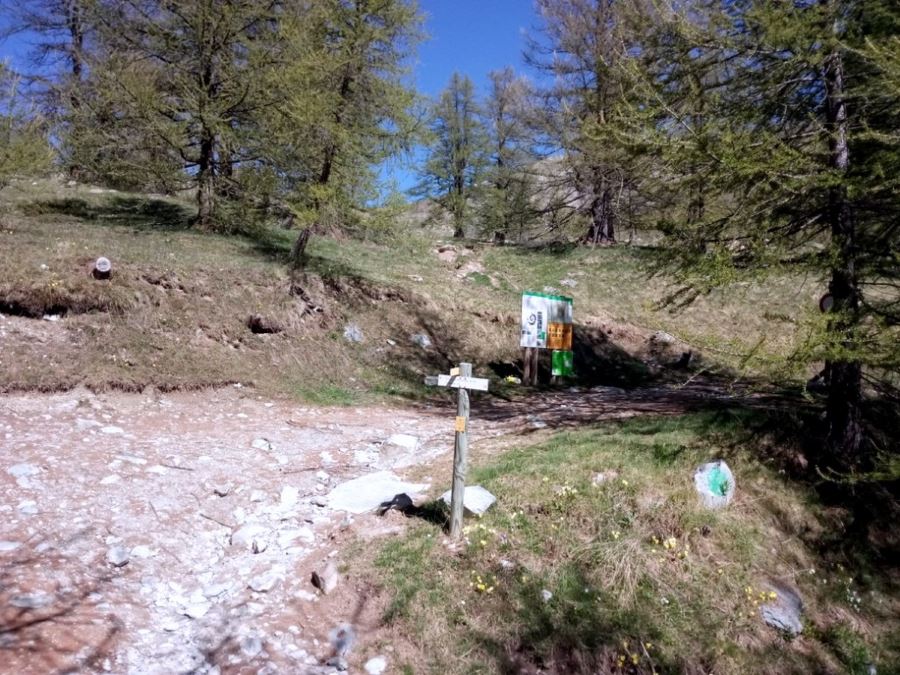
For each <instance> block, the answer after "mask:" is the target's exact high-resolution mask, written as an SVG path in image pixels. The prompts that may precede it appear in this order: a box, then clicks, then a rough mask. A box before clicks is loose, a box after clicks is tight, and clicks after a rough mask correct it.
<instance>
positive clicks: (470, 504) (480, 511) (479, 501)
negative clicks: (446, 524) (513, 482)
mask: <svg viewBox="0 0 900 675" xmlns="http://www.w3.org/2000/svg"><path fill="white" fill-rule="evenodd" d="M451 498H452V490H447V491H446V492H445V493H444V494H442V495H441V499H442V500H444V502H446V503H447V504H448V505H449V504H450V502H451ZM496 501H497V498H496V497H495V496H494V495H492V494H491V493H490V492H488V491H487V490H485V489H484V488H483V487H481V486H480V485H469V486H467V487H466V490H465V492H464V493H463V508H464V509H465V510H466V512H467V513H469V514H470V515H473V516H483V515H484V514H485V512H486V511H487V510H488V509H489V508H491V507H492V506H493V505H494V502H496Z"/></svg>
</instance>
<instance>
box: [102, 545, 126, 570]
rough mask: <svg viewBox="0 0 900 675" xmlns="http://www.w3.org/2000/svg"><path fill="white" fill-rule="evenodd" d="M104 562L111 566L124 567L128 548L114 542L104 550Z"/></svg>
mask: <svg viewBox="0 0 900 675" xmlns="http://www.w3.org/2000/svg"><path fill="white" fill-rule="evenodd" d="M106 562H108V563H109V564H110V565H112V566H113V567H124V566H125V565H127V564H128V549H127V548H125V547H124V546H121V545H119V544H116V545H115V546H111V547H110V548H109V550H108V551H107V552H106Z"/></svg>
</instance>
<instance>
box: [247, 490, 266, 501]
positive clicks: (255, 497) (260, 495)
mask: <svg viewBox="0 0 900 675" xmlns="http://www.w3.org/2000/svg"><path fill="white" fill-rule="evenodd" d="M250 501H251V502H264V501H266V493H265V492H263V491H262V490H254V491H253V492H251V493H250Z"/></svg>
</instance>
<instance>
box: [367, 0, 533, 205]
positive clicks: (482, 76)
mask: <svg viewBox="0 0 900 675" xmlns="http://www.w3.org/2000/svg"><path fill="white" fill-rule="evenodd" d="M419 6H420V9H421V10H422V13H423V14H424V15H425V33H426V38H425V40H424V42H422V44H421V45H419V50H418V56H417V58H416V60H415V62H414V64H413V65H414V75H415V83H416V87H417V88H418V89H419V91H420V92H421V93H422V94H425V95H427V96H435V95H437V94H438V93H440V91H441V90H442V89H443V88H444V87H446V86H447V83H448V82H449V81H450V76H451V75H452V74H453V73H454V72H459V73H462V74H464V75H468V76H469V77H470V78H471V79H472V81H473V82H474V83H475V86H476V87H477V88H478V93H479V94H480V95H483V94H484V93H486V87H487V81H488V73H489V72H490V71H492V70H498V69H500V68H503V67H504V66H512V67H513V68H515V69H516V70H517V71H522V70H523V65H522V51H523V50H524V48H525V33H526V32H527V31H530V30H531V29H533V28H534V24H535V21H536V16H535V13H534V5H533V3H532V0H420V2H419ZM422 154H423V153H422V152H421V151H419V152H417V153H415V156H414V157H413V158H412V160H410V159H409V158H403V159H399V160H397V161H394V162H389V163H387V164H386V165H385V166H384V167H383V168H382V171H381V177H382V179H383V180H385V181H390V180H392V179H393V181H395V182H396V186H397V187H398V188H399V189H400V190H407V189H409V188H411V187H412V186H413V185H414V184H415V183H416V180H417V177H416V170H415V163H416V162H417V161H420V160H421V159H422Z"/></svg>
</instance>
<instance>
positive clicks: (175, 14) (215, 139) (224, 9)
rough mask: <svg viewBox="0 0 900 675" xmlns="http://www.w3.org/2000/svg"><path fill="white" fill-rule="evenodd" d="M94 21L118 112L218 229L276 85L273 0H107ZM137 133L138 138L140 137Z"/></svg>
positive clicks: (206, 224) (204, 224) (201, 223)
mask: <svg viewBox="0 0 900 675" xmlns="http://www.w3.org/2000/svg"><path fill="white" fill-rule="evenodd" d="M105 4H106V6H105V7H103V8H100V10H99V11H98V12H97V14H96V16H97V27H98V31H99V32H100V35H101V39H102V42H103V44H104V46H105V49H106V50H107V63H106V64H105V67H104V69H103V71H102V73H99V74H98V76H99V77H102V80H101V81H102V87H103V89H104V91H106V92H109V94H108V95H109V96H110V97H111V99H112V104H113V106H114V107H115V108H116V111H115V115H116V117H117V118H119V119H122V120H127V121H128V123H129V124H128V127H129V128H132V129H139V130H142V134H141V135H140V136H138V137H137V138H139V139H143V140H146V141H147V142H148V143H152V144H153V145H154V146H155V147H154V148H153V151H155V152H156V153H158V154H161V155H163V156H165V157H173V156H174V157H177V158H178V160H179V161H180V165H181V170H182V171H183V172H184V175H185V176H186V177H187V178H189V179H190V180H191V182H192V183H193V184H194V185H195V186H196V190H197V217H196V226H197V227H198V228H199V229H203V230H213V229H224V228H226V227H227V224H225V223H224V222H223V218H222V217H221V210H220V207H221V205H222V202H223V201H224V197H223V196H222V195H223V192H225V190H224V189H223V188H224V187H225V186H227V185H228V184H229V183H230V182H231V179H232V177H233V175H234V169H235V167H237V166H239V165H241V164H244V163H252V162H254V161H255V160H256V159H257V158H256V157H255V155H254V148H253V145H252V144H251V143H249V142H247V139H248V138H250V137H251V134H252V130H253V129H254V124H255V118H256V115H257V114H258V113H259V111H260V110H261V109H263V108H264V107H265V106H267V105H269V104H271V103H272V100H273V96H274V94H273V92H270V91H267V90H265V88H263V87H262V86H261V85H262V83H263V82H264V81H265V78H264V77H262V73H263V72H264V71H265V70H266V69H268V68H272V67H275V66H276V65H277V60H276V56H277V53H278V52H277V49H275V47H274V46H273V45H274V43H275V42H277V28H278V18H279V12H280V11H282V9H283V4H282V3H281V2H278V1H277V0H265V1H263V2H249V1H242V0H227V1H224V2H214V1H213V0H183V1H181V2H168V1H163V0H147V1H144V0H125V1H117V2H109V3H105ZM136 140H137V139H136Z"/></svg>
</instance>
